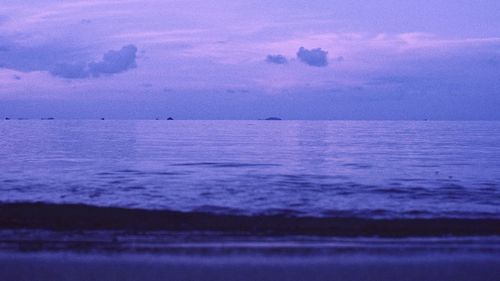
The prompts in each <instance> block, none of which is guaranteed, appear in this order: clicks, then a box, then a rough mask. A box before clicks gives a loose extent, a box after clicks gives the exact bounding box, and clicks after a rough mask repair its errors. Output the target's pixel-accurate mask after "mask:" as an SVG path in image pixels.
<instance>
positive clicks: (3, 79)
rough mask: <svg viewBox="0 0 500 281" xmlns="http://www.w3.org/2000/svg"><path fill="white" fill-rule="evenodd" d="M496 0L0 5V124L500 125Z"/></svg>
mask: <svg viewBox="0 0 500 281" xmlns="http://www.w3.org/2000/svg"><path fill="white" fill-rule="evenodd" d="M499 14H500V1H498V0H484V1H478V0H476V1H473V0H470V1H465V0H435V1H422V0H420V1H417V0H406V1H401V0H365V1H332V0H328V1H325V0H319V1H305V0H304V1H302V0H300V1H293V0H288V1H282V0H279V1H278V0H276V1H273V0H268V1H264V0H254V1H234V0H233V1H229V0H220V1H207V0H204V1H192V0H182V1H181V0H178V1H163V0H149V1H148V0H120V1H118V0H94V1H92V0H85V1H83V0H80V1H55V0H37V1H34V0H23V1H18V0H15V1H14V0H2V5H1V6H0V85H1V87H0V117H4V116H9V117H14V118H15V117H28V118H35V117H36V118H37V117H46V116H54V117H57V118H97V117H101V116H104V117H108V118H154V117H160V118H164V117H168V116H173V117H175V118H177V119H257V118H263V117H268V116H280V117H282V118H286V119H427V118H428V119H487V120H491V119H496V120H498V119H500V110H499V109H500V21H498V15H499Z"/></svg>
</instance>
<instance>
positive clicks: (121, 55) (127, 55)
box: [88, 45, 137, 77]
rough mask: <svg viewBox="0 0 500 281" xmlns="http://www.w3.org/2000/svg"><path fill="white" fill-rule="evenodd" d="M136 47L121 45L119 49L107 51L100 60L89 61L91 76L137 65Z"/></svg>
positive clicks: (123, 69)
mask: <svg viewBox="0 0 500 281" xmlns="http://www.w3.org/2000/svg"><path fill="white" fill-rule="evenodd" d="M136 58H137V47H136V46H134V45H127V46H123V47H122V48H121V49H120V50H119V51H108V52H107V53H105V54H104V56H103V57H102V61H100V62H91V63H89V66H88V67H89V72H90V74H91V75H92V76H93V77H99V76H100V75H103V74H104V75H105V74H116V73H121V72H125V71H127V70H129V69H132V68H135V67H137V64H136Z"/></svg>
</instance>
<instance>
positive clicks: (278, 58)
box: [266, 55, 288, 64]
mask: <svg viewBox="0 0 500 281" xmlns="http://www.w3.org/2000/svg"><path fill="white" fill-rule="evenodd" d="M266 62H267V63H274V64H287V63H288V59H287V58H286V57H285V56H282V55H267V57H266Z"/></svg>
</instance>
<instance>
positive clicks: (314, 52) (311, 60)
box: [297, 47, 328, 67]
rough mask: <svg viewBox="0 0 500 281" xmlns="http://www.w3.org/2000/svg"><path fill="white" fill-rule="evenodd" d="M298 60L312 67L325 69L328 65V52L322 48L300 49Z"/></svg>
mask: <svg viewBox="0 0 500 281" xmlns="http://www.w3.org/2000/svg"><path fill="white" fill-rule="evenodd" d="M297 58H299V60H301V61H302V62H303V63H306V64H308V65H310V66H317V67H324V66H327V65H328V52H327V51H323V50H321V48H316V49H311V50H308V49H306V48H304V47H300V49H299V51H298V52H297Z"/></svg>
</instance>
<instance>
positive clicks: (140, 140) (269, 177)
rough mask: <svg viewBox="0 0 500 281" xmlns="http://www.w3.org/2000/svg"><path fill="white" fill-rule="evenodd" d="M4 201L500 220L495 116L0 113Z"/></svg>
mask: <svg viewBox="0 0 500 281" xmlns="http://www.w3.org/2000/svg"><path fill="white" fill-rule="evenodd" d="M0 168H1V170H0V202H16V201H43V202H56V203H60V202H66V203H86V204H93V205H99V206H122V207H134V208H136V207H140V208H148V209H171V210H182V211H193V210H196V211H208V212H222V213H238V214H263V213H266V214H268V213H290V214H293V215H308V216H367V217H496V218H499V217H500V122H400V121H397V122H388V121H384V122H373V121H372V122H365V121H108V120H106V121H59V120H56V121H29V120H27V121H12V120H11V121H0Z"/></svg>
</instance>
